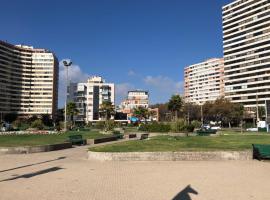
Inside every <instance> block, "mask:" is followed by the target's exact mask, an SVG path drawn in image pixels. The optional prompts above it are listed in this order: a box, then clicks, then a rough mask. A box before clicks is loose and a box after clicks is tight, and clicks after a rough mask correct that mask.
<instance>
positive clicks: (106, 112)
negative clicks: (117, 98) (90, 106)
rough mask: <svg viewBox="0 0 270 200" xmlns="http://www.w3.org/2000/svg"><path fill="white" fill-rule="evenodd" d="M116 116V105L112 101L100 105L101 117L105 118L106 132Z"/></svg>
mask: <svg viewBox="0 0 270 200" xmlns="http://www.w3.org/2000/svg"><path fill="white" fill-rule="evenodd" d="M114 114H115V110H114V105H113V104H112V102H110V101H104V102H102V104H101V105H100V108H99V115H100V116H101V117H102V118H105V131H107V130H109V129H110V119H111V117H112V116H113V115H114Z"/></svg>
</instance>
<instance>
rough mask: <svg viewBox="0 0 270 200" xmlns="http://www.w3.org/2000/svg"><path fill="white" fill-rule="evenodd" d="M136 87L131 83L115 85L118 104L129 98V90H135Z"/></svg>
mask: <svg viewBox="0 0 270 200" xmlns="http://www.w3.org/2000/svg"><path fill="white" fill-rule="evenodd" d="M134 88H135V87H134V85H132V84H130V83H119V84H116V85H115V94H116V103H117V104H119V103H120V102H121V101H122V100H124V99H125V98H126V97H127V93H128V91H129V90H133V89H134Z"/></svg>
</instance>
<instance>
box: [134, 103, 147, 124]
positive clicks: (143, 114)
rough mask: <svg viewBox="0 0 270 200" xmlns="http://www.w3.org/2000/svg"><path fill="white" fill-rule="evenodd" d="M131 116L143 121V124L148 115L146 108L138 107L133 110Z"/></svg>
mask: <svg viewBox="0 0 270 200" xmlns="http://www.w3.org/2000/svg"><path fill="white" fill-rule="evenodd" d="M133 115H134V116H135V117H138V118H139V119H140V121H142V120H145V122H147V119H148V117H149V115H150V113H149V111H148V109H147V108H145V107H142V106H140V107H138V108H134V109H133Z"/></svg>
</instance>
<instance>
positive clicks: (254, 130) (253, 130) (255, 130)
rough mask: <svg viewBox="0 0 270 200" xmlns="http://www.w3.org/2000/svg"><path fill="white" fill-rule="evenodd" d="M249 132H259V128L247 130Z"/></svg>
mask: <svg viewBox="0 0 270 200" xmlns="http://www.w3.org/2000/svg"><path fill="white" fill-rule="evenodd" d="M247 131H252V132H257V131H258V128H247Z"/></svg>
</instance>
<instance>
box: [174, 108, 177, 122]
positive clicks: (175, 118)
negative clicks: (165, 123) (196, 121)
mask: <svg viewBox="0 0 270 200" xmlns="http://www.w3.org/2000/svg"><path fill="white" fill-rule="evenodd" d="M177 114H178V113H177V110H176V111H175V113H174V115H175V116H174V121H177V118H178V115H177Z"/></svg>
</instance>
